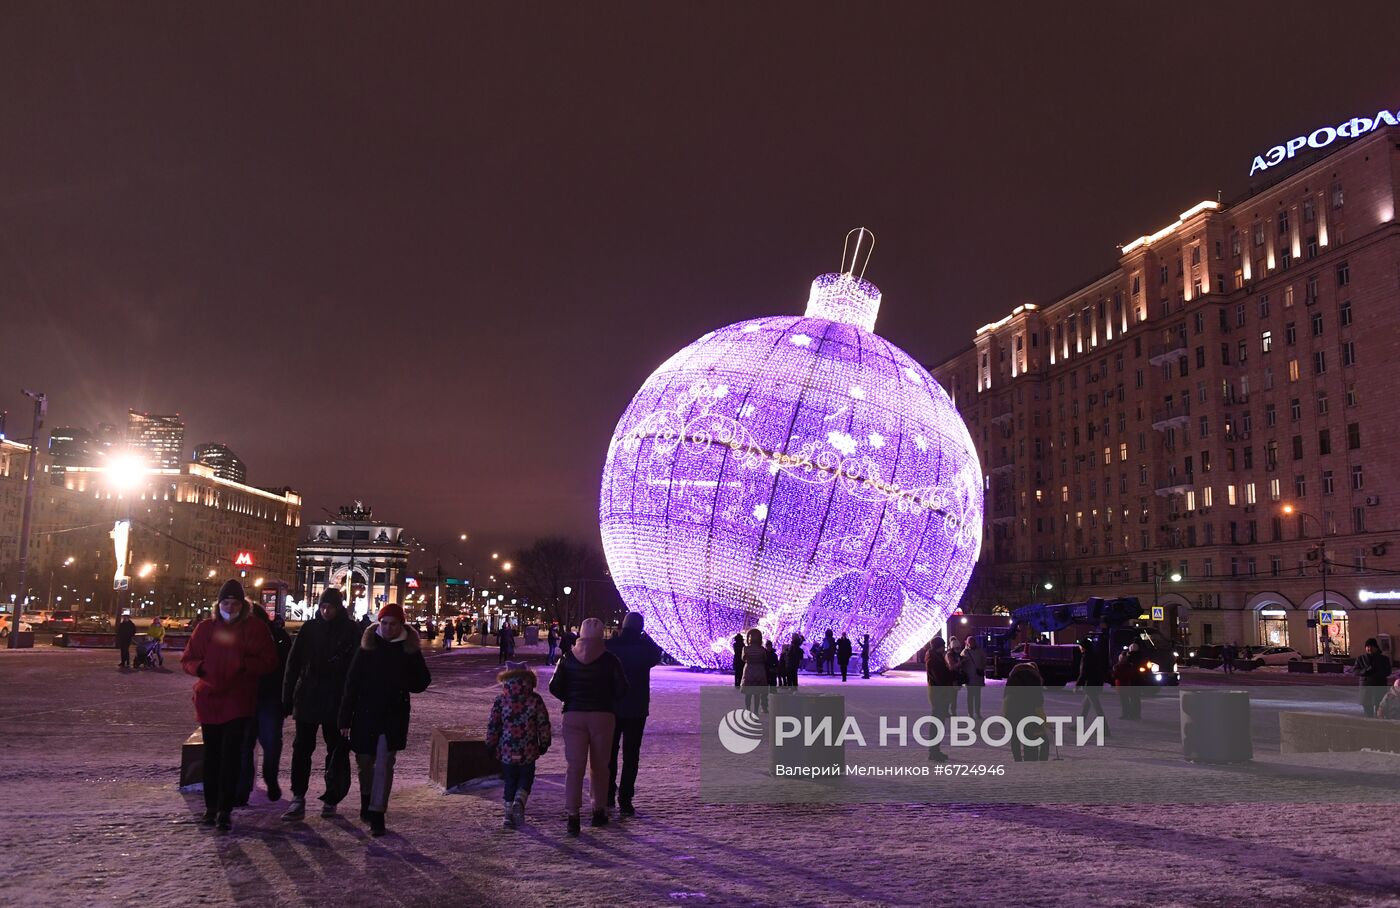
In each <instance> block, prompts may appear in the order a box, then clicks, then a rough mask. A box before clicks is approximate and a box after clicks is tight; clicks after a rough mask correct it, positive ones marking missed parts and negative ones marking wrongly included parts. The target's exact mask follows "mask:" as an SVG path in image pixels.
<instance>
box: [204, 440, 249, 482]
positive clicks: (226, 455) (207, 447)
mask: <svg viewBox="0 0 1400 908" xmlns="http://www.w3.org/2000/svg"><path fill="white" fill-rule="evenodd" d="M194 459H195V462H196V463H202V464H204V465H205V466H209V467H213V468H214V475H215V476H217V477H219V478H220V479H228V480H232V481H233V482H240V483H244V484H246V483H247V481H248V468H247V467H246V466H245V465H244V464H243V461H242V460H241V459H240V458H239V456H238V455H237V454H235V453H233V452H232V451H230V450H229V449H228V446H226V445H221V444H219V443H218V442H208V443H207V444H202V445H200V446H199V447H197V448H195V449H194Z"/></svg>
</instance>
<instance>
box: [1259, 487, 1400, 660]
mask: <svg viewBox="0 0 1400 908" xmlns="http://www.w3.org/2000/svg"><path fill="white" fill-rule="evenodd" d="M1282 510H1283V513H1285V514H1297V515H1298V516H1299V517H1300V518H1301V519H1302V526H1301V527H1299V530H1300V531H1305V530H1306V529H1307V525H1308V520H1309V518H1311V519H1312V520H1313V521H1314V522H1315V523H1316V524H1317V532H1318V535H1319V536H1321V537H1322V538H1321V540H1320V541H1319V542H1318V543H1317V546H1316V548H1317V560H1318V561H1319V562H1321V564H1322V604H1321V605H1320V606H1319V608H1320V609H1321V610H1322V611H1328V610H1329V606H1328V604H1327V528H1326V526H1324V525H1323V523H1322V521H1321V520H1320V519H1319V518H1318V517H1317V515H1315V514H1309V513H1308V512H1307V511H1302V510H1299V509H1298V508H1295V507H1294V506H1293V505H1291V504H1286V505H1284V506H1283V508H1282ZM1298 535H1300V536H1306V535H1307V533H1306V532H1299V534H1298ZM1376 626H1377V627H1380V621H1379V619H1378V620H1377V622H1376ZM1319 627H1321V625H1319ZM1322 634H1323V636H1327V631H1326V629H1324V630H1323V631H1322Z"/></svg>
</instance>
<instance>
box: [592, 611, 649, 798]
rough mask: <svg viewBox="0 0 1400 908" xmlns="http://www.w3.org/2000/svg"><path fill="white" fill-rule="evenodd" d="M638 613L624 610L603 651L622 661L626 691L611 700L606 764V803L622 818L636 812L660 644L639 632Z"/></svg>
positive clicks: (641, 622) (641, 620)
mask: <svg viewBox="0 0 1400 908" xmlns="http://www.w3.org/2000/svg"><path fill="white" fill-rule="evenodd" d="M644 626H645V625H644V619H643V616H642V613H641V612H628V613H627V616H626V617H625V618H623V619H622V632H621V633H620V634H618V635H617V636H616V637H614V638H612V639H611V640H609V641H608V642H607V644H606V647H607V651H608V652H610V653H612V654H613V655H615V656H617V658H618V661H619V662H621V663H622V673H623V674H624V675H625V676H626V677H627V692H626V693H624V694H623V695H622V696H620V697H618V698H617V700H616V701H615V702H614V703H613V715H615V716H617V723H616V724H615V725H614V726H613V742H612V759H611V760H610V761H609V763H608V806H609V807H612V806H613V805H614V804H617V805H618V806H619V807H620V808H621V811H622V815H623V816H624V817H630V816H632V814H634V813H636V810H635V809H634V808H633V807H632V798H633V795H634V794H635V793H636V789H637V765H638V763H639V762H640V760H641V756H642V734H643V733H644V732H645V731H646V726H647V715H648V713H650V711H651V670H652V668H654V667H655V666H657V665H659V664H660V663H661V647H659V646H657V645H656V642H655V641H654V640H652V639H651V638H650V637H648V636H647V635H646V634H645V633H644V632H643V627H644ZM619 750H621V752H622V781H621V783H619V782H618V778H617V755H618V751H619Z"/></svg>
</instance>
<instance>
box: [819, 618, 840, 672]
mask: <svg viewBox="0 0 1400 908" xmlns="http://www.w3.org/2000/svg"><path fill="white" fill-rule="evenodd" d="M817 671H819V672H821V673H822V674H825V675H833V674H835V673H836V635H835V634H834V633H832V630H831V628H827V629H826V633H824V634H822V662H821V667H820V668H818V669H817Z"/></svg>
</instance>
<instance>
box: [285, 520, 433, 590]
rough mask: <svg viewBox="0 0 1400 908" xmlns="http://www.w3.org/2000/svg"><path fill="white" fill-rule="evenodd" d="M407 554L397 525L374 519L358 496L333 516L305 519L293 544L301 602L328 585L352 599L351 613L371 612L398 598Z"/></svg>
mask: <svg viewBox="0 0 1400 908" xmlns="http://www.w3.org/2000/svg"><path fill="white" fill-rule="evenodd" d="M408 554H409V543H408V539H407V537H406V536H404V532H403V527H401V526H398V525H396V524H392V523H386V522H384V521H380V520H375V519H374V512H373V510H372V509H370V508H367V507H365V506H364V505H362V504H361V503H360V502H358V501H357V502H355V504H353V505H351V506H348V507H342V508H341V509H340V513H339V516H338V517H334V518H331V519H328V520H325V521H318V522H316V523H312V524H309V525H308V526H307V532H306V541H305V542H303V543H302V544H301V545H300V546H298V548H297V573H298V577H299V579H300V581H301V586H302V589H303V591H304V592H305V597H304V602H307V603H313V604H314V603H316V602H318V601H319V600H320V597H321V593H322V592H324V591H325V590H326V588H327V587H334V588H336V589H339V590H340V591H341V592H342V593H344V594H345V595H346V599H347V601H350V602H351V603H352V605H353V609H352V611H353V613H354V615H355V617H357V618H358V617H359V616H361V615H364V614H366V613H369V614H371V617H373V613H375V612H378V610H379V608H380V607H381V606H383V605H384V604H386V603H390V602H394V603H401V602H402V601H403V593H404V578H405V577H406V576H407V574H408Z"/></svg>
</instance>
